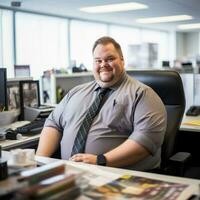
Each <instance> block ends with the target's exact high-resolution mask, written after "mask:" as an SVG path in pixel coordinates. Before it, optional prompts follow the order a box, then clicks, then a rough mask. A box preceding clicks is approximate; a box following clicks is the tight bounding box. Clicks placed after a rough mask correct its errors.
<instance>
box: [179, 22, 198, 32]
mask: <svg viewBox="0 0 200 200" xmlns="http://www.w3.org/2000/svg"><path fill="white" fill-rule="evenodd" d="M178 28H179V29H182V30H186V29H198V28H200V23H196V24H182V25H179V26H178Z"/></svg>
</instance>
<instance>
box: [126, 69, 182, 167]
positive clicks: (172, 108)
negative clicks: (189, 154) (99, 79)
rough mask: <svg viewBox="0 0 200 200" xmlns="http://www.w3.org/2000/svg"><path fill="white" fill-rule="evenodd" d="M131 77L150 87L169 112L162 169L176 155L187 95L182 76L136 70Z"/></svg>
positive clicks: (156, 71) (162, 71)
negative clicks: (178, 132)
mask: <svg viewBox="0 0 200 200" xmlns="http://www.w3.org/2000/svg"><path fill="white" fill-rule="evenodd" d="M127 73H128V74H129V75H130V76H132V77H134V78H135V79H137V80H139V81H141V82H143V83H144V84H146V85H148V86H150V87H151V88H152V89H153V90H154V91H155V92H156V93H157V94H158V95H159V96H160V98H161V99H162V101H163V103H164V105H165V108H166V111H167V129H166V133H165V138H164V142H163V145H162V155H161V168H162V167H164V166H165V165H166V162H167V160H168V159H169V157H170V156H172V154H173V153H174V150H175V148H174V147H175V141H176V135H177V131H178V129H179V127H180V124H181V121H182V117H183V114H184V110H185V94H184V90H183V84H182V80H181V77H180V75H179V74H178V73H177V72H176V71H172V70H135V71H129V72H127Z"/></svg>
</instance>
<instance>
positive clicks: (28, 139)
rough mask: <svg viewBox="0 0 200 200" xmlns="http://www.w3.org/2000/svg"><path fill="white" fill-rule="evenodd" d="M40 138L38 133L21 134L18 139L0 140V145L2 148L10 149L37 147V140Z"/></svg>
mask: <svg viewBox="0 0 200 200" xmlns="http://www.w3.org/2000/svg"><path fill="white" fill-rule="evenodd" d="M39 138H40V134H35V135H29V136H22V138H21V139H19V140H4V141H0V145H1V147H2V149H3V150H7V151H9V150H11V149H16V148H21V149H24V148H33V147H37V144H38V141H39Z"/></svg>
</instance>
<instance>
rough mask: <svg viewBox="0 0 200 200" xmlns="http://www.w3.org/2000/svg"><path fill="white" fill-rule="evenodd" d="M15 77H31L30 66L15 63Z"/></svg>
mask: <svg viewBox="0 0 200 200" xmlns="http://www.w3.org/2000/svg"><path fill="white" fill-rule="evenodd" d="M14 70H15V77H29V76H30V66H29V65H14Z"/></svg>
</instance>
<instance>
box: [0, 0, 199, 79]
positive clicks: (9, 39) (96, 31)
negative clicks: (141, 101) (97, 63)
mask: <svg viewBox="0 0 200 200" xmlns="http://www.w3.org/2000/svg"><path fill="white" fill-rule="evenodd" d="M127 2H129V3H133V1H130V0H129V1H122V0H95V1H93V0H84V1H82V0H75V1H72V0H57V1H53V0H42V1H41V0H19V1H11V0H0V66H1V67H6V68H7V71H8V77H13V76H14V65H30V70H31V76H33V77H34V78H38V77H39V76H41V75H42V74H43V71H45V70H48V69H52V68H54V69H61V68H62V69H69V68H70V67H71V66H73V65H77V66H79V65H80V64H83V65H84V66H85V67H86V68H87V69H88V70H91V69H92V54H91V48H92V44H93V42H94V41H95V40H96V39H97V38H98V37H100V36H104V35H109V36H112V37H114V38H115V39H116V40H117V41H119V43H120V44H121V46H122V48H123V51H124V56H125V60H126V67H127V68H131V67H133V68H162V66H164V67H168V66H170V67H174V65H176V66H177V67H179V65H181V63H182V62H186V63H188V62H189V63H190V62H191V63H192V65H193V67H195V66H194V65H196V62H197V61H198V59H199V55H200V39H199V37H200V32H199V29H194V27H193V28H189V29H186V30H183V29H181V27H180V25H183V24H194V23H195V24H197V23H200V14H199V8H200V1H198V0H190V1H188V0H136V1H134V2H136V3H140V5H139V6H140V7H141V8H140V7H139V8H140V9H139V8H137V9H136V10H125V11H116V12H113V11H112V12H106V11H102V12H98V9H97V12H95V8H91V9H90V10H86V9H85V10H86V11H87V12H86V11H84V9H83V8H85V7H91V6H102V5H108V4H119V3H120V4H122V3H123V4H124V3H127ZM119 7H121V8H122V7H123V5H120V6H119ZM130 8H131V5H129V6H128V9H130ZM125 9H127V8H125ZM166 16H168V17H169V16H173V17H172V18H171V22H170V19H169V20H168V22H161V21H160V22H159V21H157V22H156V23H155V22H154V23H148V22H145V21H144V20H143V21H139V20H141V18H149V17H151V18H152V17H166ZM175 20H178V21H175ZM197 28H198V27H197Z"/></svg>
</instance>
